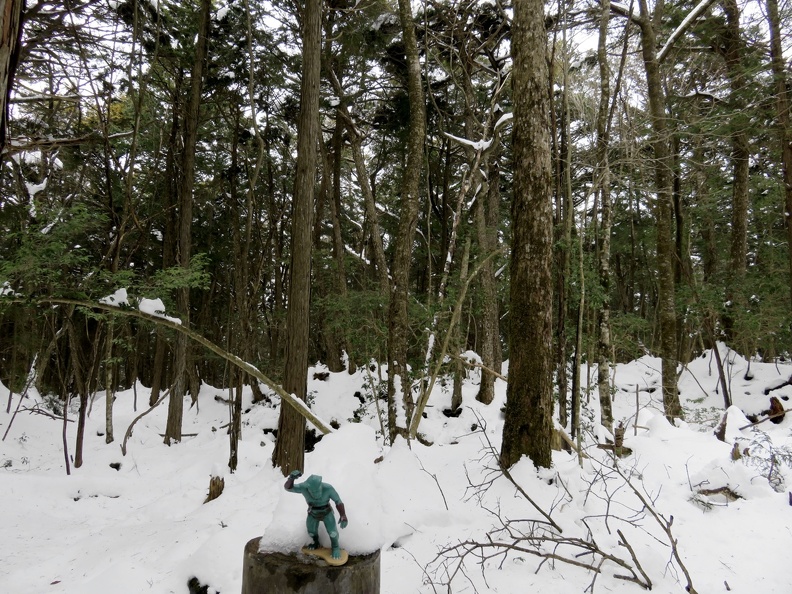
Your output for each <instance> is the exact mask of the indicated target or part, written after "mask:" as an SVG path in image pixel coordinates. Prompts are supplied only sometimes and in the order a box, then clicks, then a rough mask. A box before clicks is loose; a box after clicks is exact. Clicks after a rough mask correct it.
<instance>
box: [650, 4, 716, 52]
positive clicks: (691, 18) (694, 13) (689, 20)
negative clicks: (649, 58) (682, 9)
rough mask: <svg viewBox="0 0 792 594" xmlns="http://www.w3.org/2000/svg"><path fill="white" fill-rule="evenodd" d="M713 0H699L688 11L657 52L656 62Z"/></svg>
mask: <svg viewBox="0 0 792 594" xmlns="http://www.w3.org/2000/svg"><path fill="white" fill-rule="evenodd" d="M713 2H715V0H701V2H699V3H698V4H697V5H696V7H695V8H694V9H693V10H691V11H690V13H689V14H688V15H687V16H686V17H685V18H684V19H683V20H682V22H681V23H679V27H677V28H676V30H674V32H673V33H671V37H669V38H668V41H666V42H665V45H664V46H663V49H661V50H660V53H658V54H657V62H658V63H662V62H663V60H664V59H665V57H666V56H667V55H668V52H669V51H670V50H671V47H672V46H673V45H674V43H675V42H676V40H677V39H679V38H680V37H681V36H682V35H684V34H685V32H686V31H687V30H688V29H690V27H691V26H692V25H693V23H695V22H696V19H697V18H699V16H701V15H702V14H703V13H704V12H705V11H706V10H707V9H708V8H709V7H710V5H712V3H713Z"/></svg>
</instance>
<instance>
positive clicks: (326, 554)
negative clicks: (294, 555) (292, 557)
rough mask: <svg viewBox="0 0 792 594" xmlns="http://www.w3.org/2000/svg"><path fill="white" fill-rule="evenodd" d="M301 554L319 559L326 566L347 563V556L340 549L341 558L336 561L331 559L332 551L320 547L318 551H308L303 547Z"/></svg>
mask: <svg viewBox="0 0 792 594" xmlns="http://www.w3.org/2000/svg"><path fill="white" fill-rule="evenodd" d="M302 552H303V554H304V555H311V556H313V557H319V558H321V559H323V560H324V561H325V562H326V563H327V564H328V565H333V566H338V565H343V564H344V563H346V562H347V561H349V554H348V553H347V552H346V551H345V550H344V549H341V557H339V558H338V559H333V551H331V550H330V549H328V548H327V547H321V548H318V549H309V548H308V547H303V548H302Z"/></svg>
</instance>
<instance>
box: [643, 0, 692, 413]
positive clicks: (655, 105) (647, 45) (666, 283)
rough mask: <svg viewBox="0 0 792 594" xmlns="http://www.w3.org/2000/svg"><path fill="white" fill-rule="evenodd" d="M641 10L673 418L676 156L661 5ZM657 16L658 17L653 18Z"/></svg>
mask: <svg viewBox="0 0 792 594" xmlns="http://www.w3.org/2000/svg"><path fill="white" fill-rule="evenodd" d="M639 6H640V11H641V21H640V23H639V24H640V28H641V51H642V54H643V61H644V70H645V74H646V84H647V88H648V99H649V112H650V119H651V123H652V141H651V144H652V149H653V152H654V169H655V194H656V195H655V205H654V215H655V232H656V234H657V292H658V303H657V316H658V327H659V329H660V358H661V360H662V386H663V407H664V409H665V415H666V417H667V418H668V419H669V420H672V421H673V419H674V418H677V417H679V418H681V417H683V413H682V405H681V404H680V402H679V394H678V392H677V374H676V370H677V359H676V358H677V348H676V342H677V336H676V311H675V304H674V292H675V284H674V237H673V235H674V233H673V222H674V205H673V198H674V188H673V177H672V174H671V172H672V159H671V150H670V146H669V138H668V130H667V125H666V107H665V93H664V91H663V87H662V80H661V76H660V65H659V63H658V61H657V46H656V44H657V39H656V35H655V22H657V21H659V19H660V16H661V15H660V14H659V7H658V8H657V9H656V11H655V14H654V15H651V14H650V13H649V9H648V7H647V0H639ZM653 19H654V20H653Z"/></svg>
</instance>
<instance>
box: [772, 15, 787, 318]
mask: <svg viewBox="0 0 792 594" xmlns="http://www.w3.org/2000/svg"><path fill="white" fill-rule="evenodd" d="M767 24H768V25H769V27H770V59H771V66H772V69H773V78H774V80H775V86H776V93H775V97H776V112H777V114H778V115H777V117H778V138H779V140H780V142H781V163H782V166H783V171H784V178H783V180H782V181H783V184H784V225H785V226H786V230H787V248H788V250H789V279H788V281H789V300H790V303H791V304H792V128H790V113H789V93H788V91H787V75H786V64H785V62H784V53H783V47H782V45H781V22H780V20H779V17H778V0H767Z"/></svg>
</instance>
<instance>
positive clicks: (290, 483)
mask: <svg viewBox="0 0 792 594" xmlns="http://www.w3.org/2000/svg"><path fill="white" fill-rule="evenodd" d="M301 476H302V472H300V471H299V470H292V471H291V473H289V477H288V478H287V479H286V483H285V484H284V485H283V488H284V489H286V490H287V491H291V490H292V487H293V486H294V481H295V479H298V478H300V477H301Z"/></svg>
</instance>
